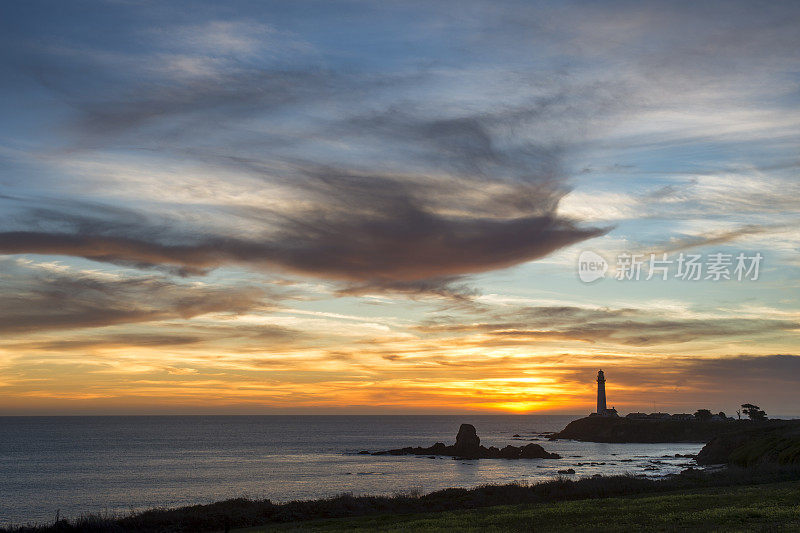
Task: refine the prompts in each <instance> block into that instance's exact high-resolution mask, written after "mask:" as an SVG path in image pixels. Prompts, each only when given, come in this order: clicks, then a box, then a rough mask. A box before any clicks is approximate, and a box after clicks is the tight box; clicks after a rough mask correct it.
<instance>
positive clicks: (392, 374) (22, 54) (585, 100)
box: [0, 0, 800, 415]
mask: <svg viewBox="0 0 800 533" xmlns="http://www.w3.org/2000/svg"><path fill="white" fill-rule="evenodd" d="M798 25H800V3H798V2H766V3H757V2H735V1H725V2H519V3H517V2H500V3H498V2H489V1H487V2H469V1H458V2H411V1H404V2H364V1H352V2H345V1H337V2H309V1H297V2H255V1H233V2H218V1H210V2H205V3H203V2H185V3H183V2H162V1H148V0H142V1H137V0H107V1H96V2H89V1H81V0H76V1H70V2H61V1H56V0H53V1H49V2H40V1H35V0H30V1H18V2H13V1H8V2H3V3H2V5H0V30H1V31H0V43H1V44H2V46H1V47H0V92H1V93H2V94H1V96H2V98H0V117H2V120H0V414H85V413H93V414H118V413H119V414H127V413H320V414H326V413H456V412H467V411H481V412H498V413H501V412H506V413H578V414H583V413H588V412H590V411H591V410H592V409H593V407H594V387H595V383H594V377H595V375H596V373H597V370H598V369H600V368H602V369H603V370H604V371H605V373H606V378H607V380H608V383H607V385H606V387H607V393H608V401H609V405H614V406H616V407H617V409H618V410H620V411H621V412H623V413H626V412H629V411H639V410H644V411H648V412H649V411H653V410H654V409H656V410H659V411H667V412H694V410H696V409H697V408H700V407H707V408H709V409H712V410H713V411H715V412H716V411H720V410H723V411H725V412H727V413H728V414H733V413H734V412H735V410H736V408H737V406H738V405H739V404H741V403H745V402H751V403H755V404H758V405H760V406H761V407H762V408H764V409H765V410H766V411H767V413H768V414H770V415H800V394H798V392H797V391H798V390H800V298H799V296H800V255H798V254H799V253H800V172H799V170H800V32H798ZM584 250H591V251H593V252H595V253H597V254H600V255H601V256H602V257H603V258H605V259H606V260H607V261H608V262H609V264H610V265H609V271H608V275H607V277H606V278H605V279H600V280H597V281H595V282H592V283H584V282H583V281H581V280H580V279H579V277H578V268H577V263H578V255H579V254H580V252H581V251H584ZM651 253H655V254H656V255H657V257H659V258H662V254H664V253H666V254H668V259H669V260H676V259H677V258H678V257H679V256H680V254H684V256H687V255H689V254H699V255H701V257H702V260H703V261H706V260H707V259H708V257H709V255H710V254H715V253H722V254H726V255H730V256H731V257H733V261H734V265H732V266H731V268H730V272H731V274H733V267H734V266H735V257H736V256H737V255H738V254H740V253H743V254H745V256H746V257H753V256H755V254H756V253H759V254H761V256H762V257H763V261H762V262H761V263H760V270H759V273H758V279H749V278H745V279H742V280H741V281H740V280H738V279H736V277H735V276H733V275H732V276H731V277H732V279H730V280H725V279H720V280H714V279H705V278H706V272H705V271H704V272H703V275H702V277H701V279H700V280H695V281H693V280H685V279H680V278H676V276H675V274H676V271H677V270H676V269H677V264H673V265H672V267H671V270H670V271H669V272H668V278H669V279H667V280H663V279H661V276H660V275H657V276H653V278H652V279H650V280H647V279H645V278H646V277H647V276H646V273H647V267H646V265H645V267H643V271H642V273H643V275H642V277H641V279H639V280H635V279H623V280H618V279H616V277H615V276H616V275H617V274H618V273H620V274H621V273H622V270H621V269H620V268H618V265H617V258H618V256H619V254H642V257H644V258H645V259H647V258H649V254H651Z"/></svg>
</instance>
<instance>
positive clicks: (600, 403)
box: [597, 370, 606, 415]
mask: <svg viewBox="0 0 800 533" xmlns="http://www.w3.org/2000/svg"><path fill="white" fill-rule="evenodd" d="M597 414H598V415H604V414H606V376H605V375H604V374H603V371H602V370H600V371H599V372H597Z"/></svg>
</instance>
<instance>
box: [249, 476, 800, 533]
mask: <svg viewBox="0 0 800 533" xmlns="http://www.w3.org/2000/svg"><path fill="white" fill-rule="evenodd" d="M288 530H302V531H325V532H336V531H353V530H356V531H381V532H392V531H442V532H444V531H448V532H449V531H537V532H539V531H615V532H616V531H631V532H634V531H635V532H644V531H647V532H649V531H687V530H688V531H725V532H728V531H800V482H798V481H793V482H785V483H773V484H767V485H758V486H744V487H742V486H739V487H717V488H710V489H696V490H689V491H683V492H680V493H677V492H673V493H664V494H659V495H647V496H627V497H621V498H601V499H589V500H574V501H563V502H555V503H544V504H523V505H509V506H496V507H486V508H482V509H473V510H465V511H448V512H439V513H423V514H395V515H373V516H363V517H357V518H339V519H328V520H313V521H307V522H294V523H290V524H281V525H270V526H265V527H256V528H249V529H241V530H236V531H238V532H240V533H245V532H246V533H261V532H273V531H288Z"/></svg>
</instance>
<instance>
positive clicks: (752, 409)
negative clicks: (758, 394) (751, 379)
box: [742, 403, 767, 421]
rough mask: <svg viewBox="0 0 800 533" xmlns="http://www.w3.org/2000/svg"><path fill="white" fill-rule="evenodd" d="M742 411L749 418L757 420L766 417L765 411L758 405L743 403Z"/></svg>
mask: <svg viewBox="0 0 800 533" xmlns="http://www.w3.org/2000/svg"><path fill="white" fill-rule="evenodd" d="M742 412H743V413H744V414H746V415H747V416H748V417H750V420H756V421H758V420H766V419H767V413H765V412H764V411H762V410H761V408H760V407H759V406H757V405H753V404H752V403H743V404H742Z"/></svg>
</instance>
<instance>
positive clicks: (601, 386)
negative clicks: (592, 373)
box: [596, 370, 619, 416]
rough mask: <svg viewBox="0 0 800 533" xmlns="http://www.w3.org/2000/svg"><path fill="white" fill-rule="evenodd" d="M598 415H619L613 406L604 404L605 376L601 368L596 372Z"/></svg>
mask: <svg viewBox="0 0 800 533" xmlns="http://www.w3.org/2000/svg"><path fill="white" fill-rule="evenodd" d="M596 414H597V415H598V416H619V415H617V410H616V409H614V408H613V407H612V408H611V409H609V408H608V407H607V406H606V376H605V374H603V371H602V370H599V371H598V372H597V413H596Z"/></svg>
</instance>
